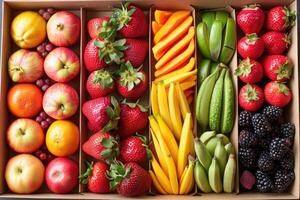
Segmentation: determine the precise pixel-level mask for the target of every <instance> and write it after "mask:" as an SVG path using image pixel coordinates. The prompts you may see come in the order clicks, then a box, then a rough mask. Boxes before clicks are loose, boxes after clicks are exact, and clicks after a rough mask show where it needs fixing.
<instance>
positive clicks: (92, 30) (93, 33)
mask: <svg viewBox="0 0 300 200" xmlns="http://www.w3.org/2000/svg"><path fill="white" fill-rule="evenodd" d="M108 21H109V17H106V16H104V17H95V18H92V19H90V20H89V21H88V23H87V30H88V33H89V35H90V37H91V38H92V39H94V38H98V37H99V34H100V33H101V26H102V23H103V22H108ZM102 39H103V38H102Z"/></svg>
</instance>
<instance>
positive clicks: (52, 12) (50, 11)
mask: <svg viewBox="0 0 300 200" xmlns="http://www.w3.org/2000/svg"><path fill="white" fill-rule="evenodd" d="M47 12H48V13H50V14H51V15H53V14H54V12H55V10H54V9H53V8H48V9H47Z"/></svg>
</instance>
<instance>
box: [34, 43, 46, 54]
mask: <svg viewBox="0 0 300 200" xmlns="http://www.w3.org/2000/svg"><path fill="white" fill-rule="evenodd" d="M36 50H37V51H38V52H40V53H43V52H45V47H44V46H43V45H39V46H38V47H37V48H36Z"/></svg>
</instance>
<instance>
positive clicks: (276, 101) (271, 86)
mask: <svg viewBox="0 0 300 200" xmlns="http://www.w3.org/2000/svg"><path fill="white" fill-rule="evenodd" d="M264 94H265V99H266V101H267V102H268V103H269V104H271V105H272V106H278V107H284V106H286V105H288V104H289V103H290V101H291V100H292V92H291V90H290V89H289V88H288V87H287V86H286V85H285V84H284V83H279V82H276V81H271V82H269V83H267V84H266V85H265V89H264Z"/></svg>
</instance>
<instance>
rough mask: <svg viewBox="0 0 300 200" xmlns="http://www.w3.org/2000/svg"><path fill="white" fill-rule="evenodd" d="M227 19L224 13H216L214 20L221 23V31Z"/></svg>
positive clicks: (227, 15) (227, 16)
mask: <svg viewBox="0 0 300 200" xmlns="http://www.w3.org/2000/svg"><path fill="white" fill-rule="evenodd" d="M228 18H229V14H228V12H226V11H217V12H216V19H215V20H220V21H221V22H222V29H223V28H224V27H225V25H226V23H227V19H228Z"/></svg>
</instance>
